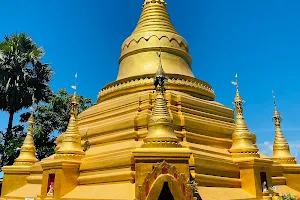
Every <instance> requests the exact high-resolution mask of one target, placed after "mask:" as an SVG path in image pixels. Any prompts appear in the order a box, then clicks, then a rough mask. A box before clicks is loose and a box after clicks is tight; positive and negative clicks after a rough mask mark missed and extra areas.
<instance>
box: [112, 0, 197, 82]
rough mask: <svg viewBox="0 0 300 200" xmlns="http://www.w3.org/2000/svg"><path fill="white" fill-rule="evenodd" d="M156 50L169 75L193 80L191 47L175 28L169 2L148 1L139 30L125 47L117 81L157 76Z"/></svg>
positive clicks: (132, 35)
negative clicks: (155, 74)
mask: <svg viewBox="0 0 300 200" xmlns="http://www.w3.org/2000/svg"><path fill="white" fill-rule="evenodd" d="M157 51H161V52H162V53H161V58H162V64H163V66H164V69H165V71H166V73H167V74H179V75H185V76H190V77H194V75H193V73H192V71H191V62H192V59H191V56H190V54H189V48H188V44H187V42H186V41H185V40H184V38H183V37H181V36H180V35H179V34H178V32H177V31H176V29H175V28H174V26H173V25H172V22H171V20H170V17H169V14H168V12H167V4H166V2H165V1H164V0H145V1H144V4H143V10H142V14H141V17H140V20H139V22H138V24H137V27H136V28H135V30H134V31H133V33H132V34H131V36H130V37H128V38H127V39H126V40H125V41H124V43H123V45H122V50H121V57H120V60H119V64H120V69H119V74H118V78H117V80H120V79H124V78H128V77H133V76H140V75H146V74H154V73H155V72H156V69H157V64H158V59H157V55H156V52H157Z"/></svg>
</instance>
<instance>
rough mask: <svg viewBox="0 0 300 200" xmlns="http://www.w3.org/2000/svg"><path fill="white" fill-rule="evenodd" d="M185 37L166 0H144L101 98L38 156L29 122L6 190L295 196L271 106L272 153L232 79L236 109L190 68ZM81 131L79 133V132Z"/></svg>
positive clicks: (93, 195) (89, 197) (117, 199)
mask: <svg viewBox="0 0 300 200" xmlns="http://www.w3.org/2000/svg"><path fill="white" fill-rule="evenodd" d="M191 63H192V59H191V56H190V53H189V47H188V44H187V42H186V41H185V40H184V39H183V37H181V36H180V35H179V33H178V32H177V31H176V29H175V28H174V26H173V25H172V23H171V20H170V17H169V15H168V12H167V5H166V2H165V1H164V0H144V4H143V9H142V14H141V17H140V20H139V22H138V24H137V27H136V28H135V30H134V31H133V33H132V34H131V35H130V36H129V37H128V38H127V39H126V40H125V41H124V43H123V45H122V50H121V56H120V59H119V65H120V68H119V74H118V77H117V80H116V81H114V82H112V83H110V84H108V85H106V86H105V87H104V88H103V89H102V90H101V91H100V93H99V95H98V101H97V102H98V103H97V105H95V106H93V107H91V108H89V109H88V110H86V111H84V112H83V113H81V114H80V115H79V116H77V113H78V101H77V99H76V93H75V94H74V97H73V100H72V104H71V106H72V109H71V110H72V111H71V116H70V122H69V126H68V129H67V131H66V132H65V133H63V134H61V135H60V136H59V137H57V140H56V141H57V147H56V151H55V152H56V153H55V154H54V155H53V156H50V157H49V158H45V159H43V160H41V161H36V159H35V156H34V144H33V140H32V134H31V132H32V128H33V122H32V120H31V121H29V122H30V126H29V129H28V138H27V137H26V139H25V141H24V145H23V146H24V148H23V147H22V149H21V152H20V156H19V158H18V159H16V163H15V164H14V165H13V166H6V167H3V171H4V180H3V188H2V198H3V199H24V198H29V199H40V200H44V199H49V200H50V199H55V200H59V199H62V200H121V199H123V200H161V199H175V200H184V199H186V200H199V199H203V200H236V199H239V200H250V199H253V200H254V199H269V200H271V199H273V200H276V199H279V195H282V194H285V193H291V194H292V195H293V196H295V197H297V198H299V197H300V184H299V180H300V165H298V164H296V162H295V159H294V157H293V156H292V155H291V154H290V151H289V146H288V143H287V141H286V140H285V138H284V136H283V133H282V132H281V127H280V125H281V117H280V115H279V113H278V111H277V109H276V107H275V114H274V117H273V119H274V121H275V127H276V135H275V141H274V153H273V156H272V157H268V156H265V155H263V154H261V153H259V149H258V147H257V145H256V135H255V134H254V133H251V132H250V131H249V129H248V127H247V125H246V121H245V119H244V115H243V103H244V100H243V99H242V97H241V95H240V88H239V87H238V82H237V81H236V82H234V83H235V85H236V96H235V98H234V105H235V111H236V119H235V117H234V111H233V110H232V109H230V108H228V107H226V106H224V105H222V104H220V103H218V102H216V101H215V94H214V91H213V89H212V87H211V86H210V85H209V84H208V83H206V82H204V81H201V80H199V79H197V78H195V77H194V75H193V73H192V70H191ZM82 138H85V139H84V140H82Z"/></svg>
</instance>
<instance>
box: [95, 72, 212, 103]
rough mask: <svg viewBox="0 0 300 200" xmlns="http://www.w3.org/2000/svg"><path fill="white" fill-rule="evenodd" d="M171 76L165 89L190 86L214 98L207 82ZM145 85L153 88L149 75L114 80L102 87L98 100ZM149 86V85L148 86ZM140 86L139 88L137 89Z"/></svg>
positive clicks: (143, 87) (142, 87)
mask: <svg viewBox="0 0 300 200" xmlns="http://www.w3.org/2000/svg"><path fill="white" fill-rule="evenodd" d="M169 76H170V77H171V78H170V79H169V80H168V83H167V84H166V86H165V87H166V89H169V88H172V87H180V86H182V87H190V88H192V89H194V90H195V91H197V92H199V93H201V91H203V92H204V93H205V94H207V95H209V97H210V98H211V99H214V98H215V94H214V91H213V89H212V88H211V86H209V85H208V84H207V83H205V82H203V81H200V80H196V79H194V80H188V79H185V78H180V77H172V75H169ZM145 86H148V87H147V89H148V88H149V89H151V90H152V89H153V78H149V77H141V78H139V77H136V78H135V79H131V80H124V81H122V80H120V81H118V82H116V83H115V84H109V85H108V86H106V87H104V88H103V89H102V90H101V91H100V92H99V94H98V102H100V100H102V99H103V100H105V99H106V97H107V96H109V95H112V94H113V93H117V92H120V91H126V90H129V89H136V90H137V91H140V90H145ZM149 86H150V87H149ZM138 88H140V89H138Z"/></svg>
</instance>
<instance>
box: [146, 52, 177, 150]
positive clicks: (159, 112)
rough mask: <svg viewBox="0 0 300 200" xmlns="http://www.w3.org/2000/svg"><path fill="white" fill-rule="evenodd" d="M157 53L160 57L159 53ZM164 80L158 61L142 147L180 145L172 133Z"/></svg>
mask: <svg viewBox="0 0 300 200" xmlns="http://www.w3.org/2000/svg"><path fill="white" fill-rule="evenodd" d="M158 55H159V58H160V54H158ZM166 81H167V77H166V76H165V73H164V70H163V68H162V65H161V63H160V64H159V66H158V70H157V72H156V76H155V77H154V86H155V90H156V98H155V103H154V107H153V111H152V114H151V117H150V120H149V124H148V134H147V136H146V138H145V139H144V141H145V144H144V145H143V147H180V145H179V144H178V142H179V140H178V138H177V137H176V135H175V133H174V129H173V120H172V118H171V116H170V113H169V111H168V108H167V104H166V100H165V98H164V91H165V82H166Z"/></svg>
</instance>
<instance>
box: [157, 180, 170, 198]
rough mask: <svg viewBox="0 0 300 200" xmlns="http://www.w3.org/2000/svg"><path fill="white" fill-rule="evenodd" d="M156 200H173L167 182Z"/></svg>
mask: <svg viewBox="0 0 300 200" xmlns="http://www.w3.org/2000/svg"><path fill="white" fill-rule="evenodd" d="M158 200H174V197H173V195H172V193H171V190H170V188H169V185H168V182H164V185H163V188H162V190H161V193H160V195H159V197H158Z"/></svg>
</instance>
